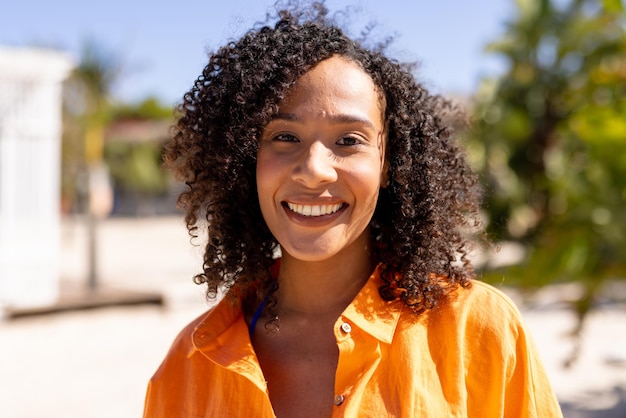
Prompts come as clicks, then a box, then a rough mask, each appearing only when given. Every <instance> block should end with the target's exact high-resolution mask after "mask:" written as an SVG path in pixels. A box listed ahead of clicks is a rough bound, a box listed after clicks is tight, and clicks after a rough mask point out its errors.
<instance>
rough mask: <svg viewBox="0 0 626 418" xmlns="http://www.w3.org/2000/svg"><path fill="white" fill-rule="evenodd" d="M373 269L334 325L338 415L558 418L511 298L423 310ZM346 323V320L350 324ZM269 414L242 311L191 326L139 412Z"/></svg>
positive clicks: (228, 310)
mask: <svg viewBox="0 0 626 418" xmlns="http://www.w3.org/2000/svg"><path fill="white" fill-rule="evenodd" d="M379 284H380V278H379V277H378V275H377V273H376V272H375V273H374V274H373V275H372V277H370V279H369V281H368V282H367V284H366V285H365V286H364V287H363V289H362V290H361V291H360V293H359V294H358V295H357V296H356V298H355V299H354V301H353V302H352V304H350V306H349V307H348V308H346V310H345V311H344V312H343V314H342V315H341V317H340V318H339V319H338V320H337V322H336V323H335V327H334V333H335V337H336V340H337V345H338V347H339V363H338V365H337V372H336V377H335V393H336V397H335V399H334V400H333V399H329V402H334V404H335V406H334V410H333V417H376V418H380V417H478V418H489V417H520V418H522V417H523V418H532V417H537V418H551V417H561V416H562V414H561V411H560V408H559V405H558V402H557V400H556V398H555V396H554V394H553V392H552V389H551V387H550V384H549V382H548V379H547V377H546V374H545V371H544V369H543V366H542V365H541V362H540V360H539V358H538V355H537V350H536V348H535V345H534V344H533V342H532V340H531V339H530V337H529V335H528V334H527V332H526V330H525V329H524V326H523V325H522V322H521V318H520V314H519V312H518V310H517V309H516V308H515V306H514V305H513V303H512V302H511V301H510V300H509V299H508V298H507V297H506V296H505V295H504V294H502V293H501V292H500V291H498V290H496V289H494V288H493V287H491V286H489V285H486V284H484V283H481V282H474V285H473V286H472V287H471V288H470V289H469V290H466V289H459V290H458V291H457V292H456V297H455V298H454V299H452V300H451V301H450V302H448V303H445V304H442V306H440V307H438V308H436V309H434V310H431V311H427V312H425V313H423V314H421V315H419V316H416V315H415V314H413V313H412V312H410V311H409V310H408V309H407V308H406V307H405V306H404V305H403V304H402V303H401V302H398V301H394V302H386V301H384V300H382V299H381V297H380V296H379V294H378V286H379ZM346 324H347V325H346ZM177 417H180V418H183V417H185V418H189V417H246V418H249V417H254V418H261V417H274V412H273V410H272V406H271V404H270V400H269V397H268V395H267V384H266V382H265V379H264V377H263V373H262V371H261V368H260V366H259V363H258V360H257V358H256V355H255V353H254V349H253V346H252V344H251V342H250V338H249V336H248V328H247V325H246V322H245V320H244V317H243V315H242V312H241V310H240V309H238V308H235V307H233V306H232V305H231V304H230V303H228V302H226V301H222V302H220V303H219V304H218V305H217V306H216V307H215V308H213V309H212V310H210V311H209V312H208V313H206V314H204V315H203V316H201V317H200V318H198V319H196V320H195V321H193V322H192V323H191V324H189V325H188V326H187V327H186V328H185V329H184V330H183V331H182V332H181V333H180V334H179V335H178V337H177V338H176V340H175V341H174V344H173V345H172V348H171V349H170V351H169V353H168V354H167V356H166V358H165V360H164V361H163V363H162V364H161V366H160V367H159V369H158V370H157V372H156V373H155V375H154V376H153V377H152V379H151V381H150V383H149V385H148V392H147V396H146V403H145V410H144V418H177Z"/></svg>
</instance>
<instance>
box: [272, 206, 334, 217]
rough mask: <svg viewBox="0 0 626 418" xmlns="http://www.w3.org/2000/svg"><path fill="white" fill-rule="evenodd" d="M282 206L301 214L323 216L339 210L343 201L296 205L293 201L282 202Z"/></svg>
mask: <svg viewBox="0 0 626 418" xmlns="http://www.w3.org/2000/svg"><path fill="white" fill-rule="evenodd" d="M283 206H285V207H287V208H288V209H289V210H290V211H292V212H294V213H297V214H298V215H302V216H311V217H313V216H324V215H332V214H333V213H336V212H339V211H340V210H341V209H342V208H343V207H344V204H343V203H335V204H333V205H297V204H294V203H289V202H283Z"/></svg>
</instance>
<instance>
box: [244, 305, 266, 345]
mask: <svg viewBox="0 0 626 418" xmlns="http://www.w3.org/2000/svg"><path fill="white" fill-rule="evenodd" d="M268 297H269V295H267V296H265V299H263V302H261V304H260V305H259V307H258V308H257V310H256V312H255V313H254V316H253V317H252V321H250V329H249V330H248V332H249V333H250V339H252V334H254V328H255V327H256V323H257V321H258V320H259V318H260V317H261V314H262V313H263V309H264V308H265V305H266V304H267V298H268Z"/></svg>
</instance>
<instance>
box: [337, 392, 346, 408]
mask: <svg viewBox="0 0 626 418" xmlns="http://www.w3.org/2000/svg"><path fill="white" fill-rule="evenodd" d="M344 399H345V398H344V397H343V395H337V396H335V406H339V405H341V404H342V403H343V401H344Z"/></svg>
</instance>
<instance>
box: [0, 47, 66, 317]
mask: <svg viewBox="0 0 626 418" xmlns="http://www.w3.org/2000/svg"><path fill="white" fill-rule="evenodd" d="M71 68H72V63H71V61H70V59H69V58H68V57H67V56H65V55H64V54H61V53H59V52H55V51H46V50H37V49H18V48H6V47H0V305H4V306H9V307H29V306H38V305H46V304H50V303H53V302H54V301H56V299H57V297H58V293H59V265H58V263H59V262H58V260H59V251H60V172H61V164H60V161H61V158H60V150H61V94H62V85H61V83H62V81H63V79H64V78H65V77H67V75H68V74H69V72H70V70H71Z"/></svg>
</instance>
